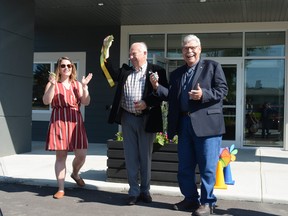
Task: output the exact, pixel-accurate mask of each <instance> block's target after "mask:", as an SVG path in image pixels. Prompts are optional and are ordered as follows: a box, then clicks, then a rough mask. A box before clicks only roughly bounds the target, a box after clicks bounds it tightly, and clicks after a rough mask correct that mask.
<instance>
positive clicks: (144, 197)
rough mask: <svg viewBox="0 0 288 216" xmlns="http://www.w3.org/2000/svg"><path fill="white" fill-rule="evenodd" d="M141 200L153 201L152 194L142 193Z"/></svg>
mask: <svg viewBox="0 0 288 216" xmlns="http://www.w3.org/2000/svg"><path fill="white" fill-rule="evenodd" d="M140 200H141V201H143V202H145V203H151V202H152V197H151V195H150V194H149V193H148V194H145V193H141V194H140Z"/></svg>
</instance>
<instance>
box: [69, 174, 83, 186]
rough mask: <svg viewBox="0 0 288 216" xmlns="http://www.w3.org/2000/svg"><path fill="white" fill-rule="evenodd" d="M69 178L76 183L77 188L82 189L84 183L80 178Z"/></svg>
mask: <svg viewBox="0 0 288 216" xmlns="http://www.w3.org/2000/svg"><path fill="white" fill-rule="evenodd" d="M70 177H71V178H72V179H73V180H74V181H75V182H76V184H77V185H78V186H79V187H84V186H85V182H84V181H83V179H82V178H81V177H79V178H78V179H77V178H75V177H74V175H73V174H71V175H70Z"/></svg>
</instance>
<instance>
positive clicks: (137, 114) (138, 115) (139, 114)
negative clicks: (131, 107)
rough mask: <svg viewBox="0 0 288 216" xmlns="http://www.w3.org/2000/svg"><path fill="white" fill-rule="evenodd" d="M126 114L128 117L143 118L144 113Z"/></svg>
mask: <svg viewBox="0 0 288 216" xmlns="http://www.w3.org/2000/svg"><path fill="white" fill-rule="evenodd" d="M126 112H127V111H126ZM127 113H129V114H130V115H133V116H135V117H143V116H144V115H145V114H144V113H131V112H127Z"/></svg>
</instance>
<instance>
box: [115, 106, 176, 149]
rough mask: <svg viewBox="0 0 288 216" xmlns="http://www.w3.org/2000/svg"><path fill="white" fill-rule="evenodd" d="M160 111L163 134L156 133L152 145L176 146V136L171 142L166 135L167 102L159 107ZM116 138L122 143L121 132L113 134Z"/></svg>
mask: <svg viewBox="0 0 288 216" xmlns="http://www.w3.org/2000/svg"><path fill="white" fill-rule="evenodd" d="M161 110H162V118H163V128H164V132H158V133H156V137H155V140H154V143H158V144H159V145H162V146H163V145H165V144H167V143H175V144H178V136H177V135H176V136H174V138H173V139H172V140H169V139H168V135H167V132H166V131H167V112H168V104H167V102H163V104H162V106H161ZM115 136H116V141H123V135H122V132H120V131H119V132H117V133H116V134H115Z"/></svg>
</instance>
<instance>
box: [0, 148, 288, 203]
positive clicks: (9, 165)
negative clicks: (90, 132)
mask: <svg viewBox="0 0 288 216" xmlns="http://www.w3.org/2000/svg"><path fill="white" fill-rule="evenodd" d="M44 146H45V144H44V142H33V143H32V151H31V152H29V153H25V154H18V155H12V156H6V157H0V182H17V183H22V184H27V185H40V186H52V187H57V182H56V179H55V174H54V162H55V153H54V152H48V151H45V150H44ZM106 152H107V147H106V144H90V145H89V149H88V155H87V159H86V163H85V165H84V166H83V168H82V170H81V171H82V172H81V177H82V178H83V179H84V180H85V182H86V188H87V189H91V190H101V191H109V192H123V191H124V192H126V191H127V190H128V185H127V184H123V183H112V182H106V169H107V166H106V161H107V156H106ZM236 157H237V159H236V161H234V162H232V163H231V174H232V178H233V180H235V184H234V185H228V188H227V189H215V194H216V196H217V198H218V199H222V200H243V201H256V202H265V203H282V204H288V196H287V194H288V151H283V150H281V149H279V148H256V149H240V150H239V152H238V154H237V155H236ZM72 160H73V153H70V154H69V156H68V158H67V163H66V165H67V175H66V185H65V187H76V185H75V183H74V181H73V180H72V179H71V178H70V174H71V172H72V166H71V163H72ZM151 193H152V195H153V194H162V195H168V196H182V195H181V193H180V190H179V188H178V187H170V186H156V185H152V186H151Z"/></svg>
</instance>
